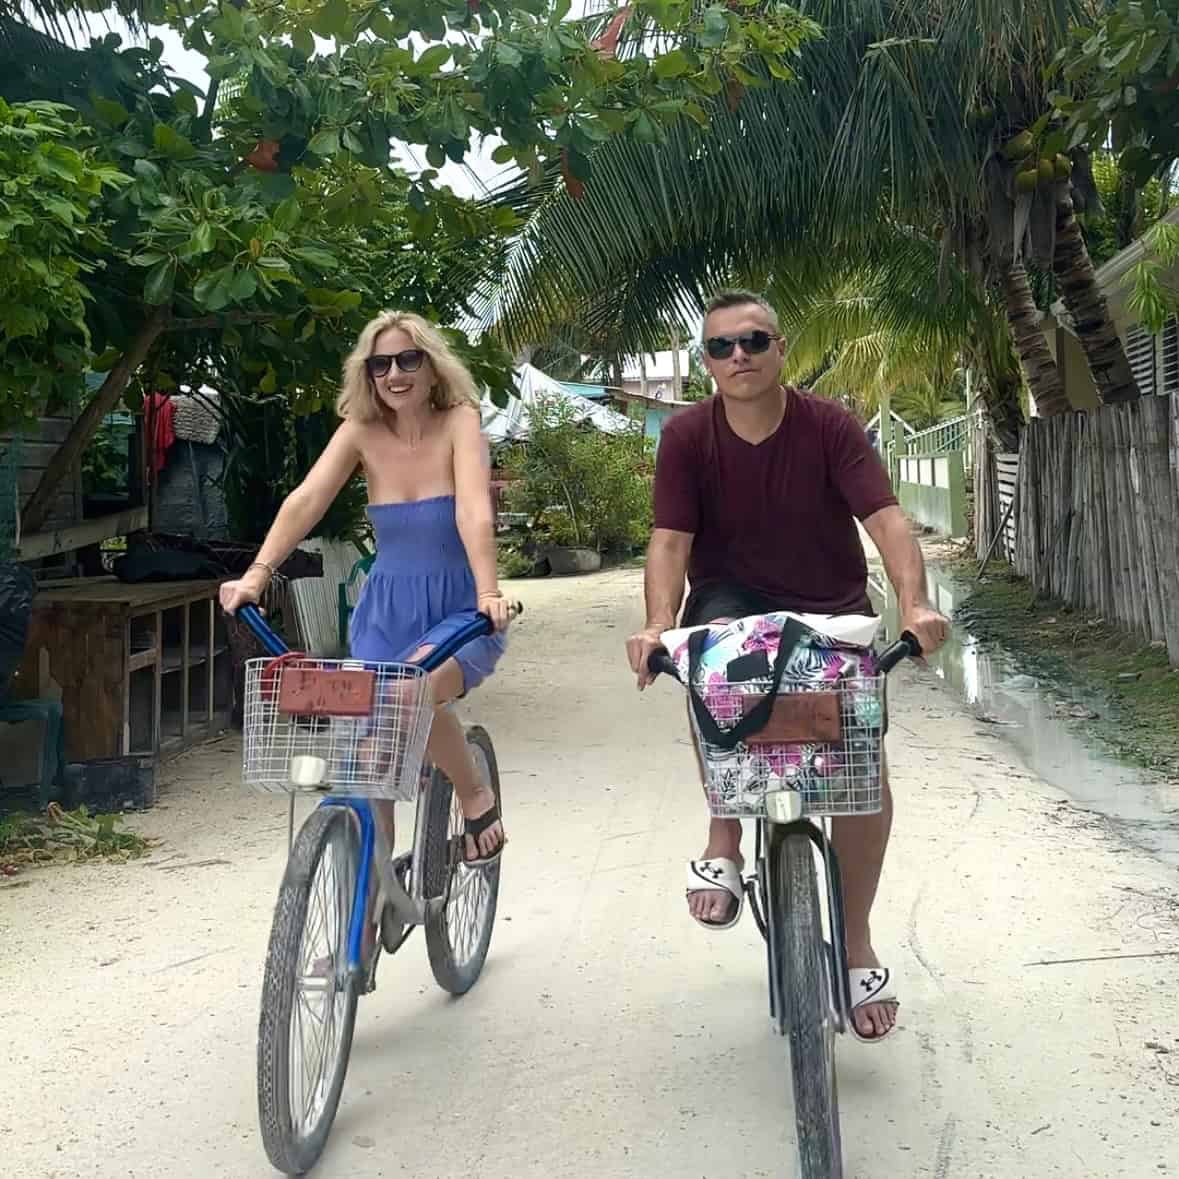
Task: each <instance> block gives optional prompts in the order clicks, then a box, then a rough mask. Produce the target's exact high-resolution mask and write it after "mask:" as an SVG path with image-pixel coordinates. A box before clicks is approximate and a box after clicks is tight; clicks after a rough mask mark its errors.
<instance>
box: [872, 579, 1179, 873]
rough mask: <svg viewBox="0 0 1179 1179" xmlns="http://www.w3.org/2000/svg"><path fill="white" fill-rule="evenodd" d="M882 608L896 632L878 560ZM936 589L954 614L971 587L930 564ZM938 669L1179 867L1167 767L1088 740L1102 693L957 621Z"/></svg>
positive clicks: (1030, 754) (1035, 757) (1059, 779)
mask: <svg viewBox="0 0 1179 1179" xmlns="http://www.w3.org/2000/svg"><path fill="white" fill-rule="evenodd" d="M869 589H870V592H871V595H872V600H873V602H874V604H875V606H876V609H877V610H878V611H879V612H880V614H881V616H882V617H883V619H884V623H885V629H886V632H887V634H888V637H889V638H890V639H892V638H894V637H895V636H896V635H897V633H898V631H899V618H898V611H897V603H896V596H895V594H894V593H893V589H892V586H891V585H889V584H888V581H887V579H886V578H885V577H884V574H883V572H882V570H881V569H880V568H879V566H877V565H875V564H874V566H873V568H872V572H871V575H870V578H869ZM929 591H930V597H931V600H932V601H933V603H934V605H935V606H936V607H937V608H938V609H939V610H941V612H942V613H943V614H945V615H947V616H948V617H950V618H952V617H953V615H954V606H955V603H956V602H961V601H964V600H965V599H966V598H967V597H968V596H969V593H970V590H969V588H968V587H965V586H963V585H961V584H960V583H958V582H956V581H955V580H954V579H953V578H952V577H951V576H950V575H949V574H947V573H945V572H944V571H942V570H940V569H938V568H936V567H935V566H931V567H930V569H929ZM929 662H930V666H931V668H932V669H933V671H934V673H935V674H936V675H938V676H939V677H940V678H941V679H942V680H944V681H945V682H946V684H947V685H948V686H949V687H950V688H952V689H953V690H954V691H955V692H956V693H957V694H958V695H959V696H960V697H961V698H962V699H963V700H964V701H965V702H966V703H967V704H969V705H971V706H972V708H973V709H974V710H975V712H976V713H977V714H978V716H979V717H980V719H983V720H985V721H987V722H990V723H991V724H993V725H994V728H995V733H996V736H997V737H999V739H1001V740H1003V741H1006V742H1007V743H1009V744H1010V745H1012V746H1013V747H1014V748H1015V749H1016V750H1018V752H1019V754H1020V756H1021V758H1022V759H1023V761H1024V762H1025V764H1026V765H1027V766H1028V768H1029V769H1030V770H1032V771H1033V772H1034V773H1035V774H1036V775H1037V776H1038V777H1040V778H1043V779H1044V781H1046V782H1049V783H1050V784H1051V785H1053V786H1055V787H1056V788H1057V789H1058V790H1061V791H1063V792H1064V793H1065V794H1067V795H1069V796H1070V797H1071V798H1072V799H1073V800H1074V801H1075V802H1077V803H1078V804H1079V805H1081V806H1082V807H1084V808H1086V809H1088V810H1091V811H1094V812H1096V813H1098V814H1101V815H1104V816H1106V817H1107V818H1109V819H1112V820H1113V821H1114V822H1115V823H1116V824H1117V825H1118V827H1119V829H1120V830H1121V831H1122V832H1123V834H1125V835H1126V837H1127V838H1129V839H1130V840H1131V841H1132V842H1134V843H1135V844H1137V845H1138V846H1140V847H1142V848H1144V849H1145V850H1147V851H1149V852H1151V853H1152V854H1154V855H1156V856H1158V857H1159V858H1160V859H1162V860H1165V861H1166V862H1167V863H1169V864H1172V865H1174V866H1175V867H1179V822H1177V818H1179V788H1177V786H1176V784H1175V783H1173V782H1168V781H1166V780H1165V779H1164V778H1162V777H1161V775H1158V774H1153V773H1151V772H1150V771H1149V770H1145V769H1140V768H1138V767H1136V766H1130V765H1126V764H1124V763H1123V762H1120V761H1118V760H1116V759H1115V758H1113V757H1111V756H1110V755H1109V754H1108V753H1105V752H1103V751H1102V750H1101V749H1099V748H1096V747H1095V746H1094V745H1093V744H1091V743H1090V742H1088V741H1087V740H1086V739H1085V737H1084V734H1083V732H1082V731H1081V727H1082V726H1083V725H1084V723H1085V720H1086V719H1089V718H1091V717H1092V716H1093V714H1094V713H1099V712H1100V710H1101V707H1102V704H1101V701H1100V700H1099V699H1098V698H1096V697H1091V698H1086V697H1085V696H1084V695H1082V694H1079V693H1075V692H1071V691H1069V690H1066V689H1064V688H1062V687H1061V686H1060V685H1059V684H1055V683H1051V682H1048V681H1045V680H1042V679H1040V678H1038V677H1037V676H1035V675H1033V674H1029V672H1028V669H1027V668H1026V667H1022V666H1021V665H1020V663H1019V661H1018V659H1017V658H1016V657H1015V656H1013V655H1011V654H1009V653H1008V652H1005V651H1003V650H1002V649H1001V648H999V647H997V646H996V645H995V644H993V643H992V644H988V647H987V649H986V650H985V651H984V650H983V649H982V647H981V644H980V643H979V641H978V640H977V639H976V638H975V637H974V636H973V635H971V634H970V633H969V632H967V631H965V630H964V629H963V628H961V627H957V626H956V627H954V630H953V634H952V636H951V638H950V640H949V641H948V642H947V643H946V645H945V646H944V647H943V648H942V649H941V650H940V651H939V652H938V653H937V654H936V655H935V656H934V657H933V658H932V659H931V660H930V661H929Z"/></svg>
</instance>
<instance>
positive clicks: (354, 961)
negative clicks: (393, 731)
mask: <svg viewBox="0 0 1179 1179" xmlns="http://www.w3.org/2000/svg"><path fill="white" fill-rule="evenodd" d="M237 616H238V617H239V618H240V619H241V620H242V621H243V622H244V623H245V624H246V625H247V626H248V627H249V628H250V630H251V631H253V632H254V634H255V636H256V637H257V638H258V641H259V642H260V643H261V644H262V647H263V649H264V650H265V651H266V653H267V654H268V655H271V656H273V657H274V658H278V657H279V656H282V655H288V654H290V648H289V647H288V646H287V644H286V643H285V642H283V640H282V639H281V638H280V637H279V636H278V635H277V634H276V633H275V632H274V630H273V629H272V628H271V627H270V625H269V623H267V621H266V620H265V619H264V618H263V617H262V613H261V611H260V610H259V609H258V607H257V606H253V605H245V606H242V607H241V608H240V609H239V610H238V612H237ZM494 629H495V627H494V624H493V623H492V621H491V619H490V618H488V617H487V615H486V614H478V615H476V617H475V618H473V619H472V620H471V621H470V622H468V623H466V624H465V625H463V626H462V627H460V628H459V629H458V630H457V631H455V633H454V634H453V635H451V636H450V637H449V638H448V639H446V640H444V641H443V642H441V643H439V644H438V646H436V647H434V648H433V649H432V650H430V651H429V652H427V653H426V655H424V656H423V657H422V658H421V659H419V660H417V661H415V663H414V664H413V666H416V667H420V668H422V670H423V671H434V670H436V669H437V668H439V667H441V666H442V665H443V664H444V663H445V662H446V661H447V660H448V659H450V658H451V657H452V656H453V655H454V654H455V653H456V652H457V651H459V650H460V649H461V648H462V647H465V646H466V645H467V643H469V642H471V641H472V640H473V639H478V638H482V637H483V636H484V635H488V634H491V633H492V631H493V630H494ZM341 662H344V661H343V660H341ZM348 662H352V661H351V660H349V661H348ZM320 806H342V807H347V808H348V809H349V810H351V811H352V812H353V814H355V816H356V820H357V822H358V823H359V825H360V872H359V874H358V876H357V881H356V893H355V895H354V896H353V898H352V915H351V918H350V919H349V922H348V969H349V971H350V972H351V971H356V972H358V973H359V972H360V971H361V970H363V969H364V965H365V964H364V962H363V961H362V960H361V949H362V946H363V943H364V917H365V911H366V909H367V908H368V890H369V881H370V880H371V877H372V863H373V851H374V847H375V844H376V823H375V822H374V820H373V812H372V806H371V805H370V803H369V801H368V799H367V798H331V797H329V798H325V799H324V800H323V801H322V802H321V803H320ZM292 814H293V811H292ZM390 875H391V876H392V874H390ZM386 885H387V887H389V888H390V891H391V892H392V893H393V897H392V898H391V899H392V902H393V904H394V906H395V907H396V908H397V909H398V911H399V912H401V913H402V914H403V915H406V916H409V915H411V914H412V916H413V917H414V918H415V923H416V924H420V923H421V919H422V915H423V913H422V912H421V911H419V910H421V909H422V908H423V906H422V905H420V904H419V903H418V902H415V901H414V899H413V898H412V897H410V896H409V894H408V893H406V892H405V890H404V889H403V888H402V887H401V885H400V883H399V882H398V881H397V880H396V878H395V877H394V878H392V879H391V880H390V881H387V882H386Z"/></svg>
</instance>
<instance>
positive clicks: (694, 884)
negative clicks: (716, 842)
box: [687, 858, 745, 933]
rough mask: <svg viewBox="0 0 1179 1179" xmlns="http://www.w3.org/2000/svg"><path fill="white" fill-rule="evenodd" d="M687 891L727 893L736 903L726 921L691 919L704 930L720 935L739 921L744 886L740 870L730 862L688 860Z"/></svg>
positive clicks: (722, 860) (743, 900) (724, 860)
mask: <svg viewBox="0 0 1179 1179" xmlns="http://www.w3.org/2000/svg"><path fill="white" fill-rule="evenodd" d="M687 891H688V892H689V893H693V892H727V893H728V894H729V896H731V897H732V898H733V900H735V901H736V902H737V903H736V905H735V906H734V909H733V915H732V917H730V918H729V920H728V921H701V920H700V918H699V917H695V918H693V920H694V921H695V922H696V923H697V924H698V925H703V926H704V928H705V929H707V930H710V931H712V932H713V933H720V932H722V931H723V930H726V929H732V928H733V926H734V925H736V924H737V922H738V921H740V920H741V910H742V909H743V908H744V907H745V884H744V882H743V881H742V879H741V872H740V870H739V869H738V867H737V865H736V864H735V863H734V862H733V861H732V860H726V859H723V858H721V859H716V860H690V861H689V862H688V888H687Z"/></svg>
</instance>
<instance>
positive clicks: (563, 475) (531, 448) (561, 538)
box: [505, 401, 653, 552]
mask: <svg viewBox="0 0 1179 1179" xmlns="http://www.w3.org/2000/svg"><path fill="white" fill-rule="evenodd" d="M505 466H506V468H507V470H508V471H509V473H510V474H511V476H512V478H513V482H511V483H510V485H509V489H508V506H509V508H510V509H511V510H512V511H514V512H522V513H525V514H526V515H527V516H528V518H529V521H530V528H531V532H532V536H533V539H534V540H540V541H544V540H547V541H549V542H551V543H552V544H557V545H569V546H575V547H583V548H592V549H596V550H598V551H599V552H605V551H607V550H626V549H629V548H632V547H635V546H638V545H642V544H644V543H645V542H646V540H647V537H648V535H649V533H650V530H651V476H652V474H653V464H652V461H651V455H650V453H649V450H648V446H647V443H646V441H645V440H644V438H643V436H642V433H641V432H640V431H638V430H635V431H634V433H632V434H629V435H625V434H624V435H608V434H603V433H601V432H600V431H597V430H593V429H590V428H587V427H584V426H582V425H580V424H579V423H578V422H577V420H576V417H575V413H574V410H573V408H572V407H571V406H570V405H568V404H567V403H565V402H555V401H553V402H543V401H542V402H540V403H539V404H536V405H532V406H530V407H529V437H528V444H527V445H526V446H520V447H516V448H514V449H513V450H512V451H511V452H510V453H509V455H508V457H507V461H506V463H505Z"/></svg>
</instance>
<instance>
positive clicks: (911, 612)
mask: <svg viewBox="0 0 1179 1179" xmlns="http://www.w3.org/2000/svg"><path fill="white" fill-rule="evenodd" d="M901 630H902V631H908V632H909V633H910V634H911V635H913V636H914V637H915V638H916V639H917V641H918V642H919V643H920V644H921V654H922V655H923V656H924V655H932V654H933V653H934V652H935V651H936V650H937V649H938V648H939V647H940V646H941V645H942V644H943V643H944V642H945V641H946V639H947V638H949V635H950V620H949V619H948V618H946V617H945V616H944V615H943V614H939V613H938V612H937V611H936V610H935V609H934V608H933V607H932V606H931V605H930V604H929V603H928V602H921V603H919V604H917V605H915V606H909V607H908V608H907V609H905V610H904V611H903V613H902V616H901Z"/></svg>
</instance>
